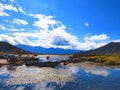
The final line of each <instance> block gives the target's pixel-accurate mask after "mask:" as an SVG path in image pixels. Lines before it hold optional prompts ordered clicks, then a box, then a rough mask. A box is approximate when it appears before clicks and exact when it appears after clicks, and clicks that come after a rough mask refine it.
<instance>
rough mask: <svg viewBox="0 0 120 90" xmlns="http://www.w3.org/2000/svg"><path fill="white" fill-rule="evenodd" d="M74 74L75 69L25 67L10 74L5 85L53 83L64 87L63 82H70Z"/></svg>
mask: <svg viewBox="0 0 120 90" xmlns="http://www.w3.org/2000/svg"><path fill="white" fill-rule="evenodd" d="M75 72H76V68H72V69H71V68H66V69H65V68H64V69H63V68H47V67H44V68H38V67H26V66H25V65H23V66H19V67H17V68H16V70H15V71H14V72H13V73H11V77H12V78H9V79H8V80H7V81H6V85H20V84H24V85H27V84H35V83H40V84H41V82H42V83H43V82H44V85H42V86H46V85H47V83H50V82H55V83H57V84H58V85H61V86H63V85H65V82H68V81H72V80H73V79H74V77H73V76H72V75H73V74H74V73H75Z"/></svg>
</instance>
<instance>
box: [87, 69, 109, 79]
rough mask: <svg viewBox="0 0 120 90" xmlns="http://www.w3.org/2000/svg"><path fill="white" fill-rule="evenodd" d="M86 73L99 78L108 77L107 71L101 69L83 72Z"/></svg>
mask: <svg viewBox="0 0 120 90" xmlns="http://www.w3.org/2000/svg"><path fill="white" fill-rule="evenodd" d="M85 72H86V73H91V74H95V75H101V76H104V77H106V76H108V75H109V71H108V70H103V69H92V70H87V69H86V70H85Z"/></svg>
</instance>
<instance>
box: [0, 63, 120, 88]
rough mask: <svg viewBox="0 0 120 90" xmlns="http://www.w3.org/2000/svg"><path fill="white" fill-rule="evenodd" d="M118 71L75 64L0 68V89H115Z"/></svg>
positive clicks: (118, 85) (86, 64)
mask: <svg viewBox="0 0 120 90" xmlns="http://www.w3.org/2000/svg"><path fill="white" fill-rule="evenodd" d="M119 89H120V69H119V68H110V67H102V66H98V65H94V64H92V65H91V64H88V63H79V64H69V65H67V66H58V67H56V68H49V67H43V68H40V67H26V66H25V65H22V66H18V67H12V66H2V67H1V68H0V90H119Z"/></svg>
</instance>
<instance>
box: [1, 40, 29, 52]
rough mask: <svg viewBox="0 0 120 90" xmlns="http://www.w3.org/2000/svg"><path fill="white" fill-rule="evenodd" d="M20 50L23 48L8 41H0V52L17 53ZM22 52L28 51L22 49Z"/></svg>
mask: <svg viewBox="0 0 120 90" xmlns="http://www.w3.org/2000/svg"><path fill="white" fill-rule="evenodd" d="M20 50H23V49H21V48H18V47H16V46H14V45H12V44H10V43H7V42H3V41H0V52H1V53H9V54H18V53H19V51H20ZM23 51H24V50H23ZM24 53H28V52H26V51H24Z"/></svg>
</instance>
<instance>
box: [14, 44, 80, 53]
mask: <svg viewBox="0 0 120 90" xmlns="http://www.w3.org/2000/svg"><path fill="white" fill-rule="evenodd" d="M16 47H18V48H22V49H24V50H25V51H30V52H33V53H38V54H74V53H77V52H80V50H70V49H60V48H43V47H40V46H29V45H23V44H19V45H16Z"/></svg>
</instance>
